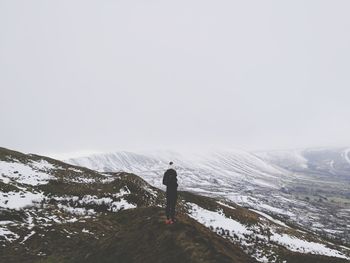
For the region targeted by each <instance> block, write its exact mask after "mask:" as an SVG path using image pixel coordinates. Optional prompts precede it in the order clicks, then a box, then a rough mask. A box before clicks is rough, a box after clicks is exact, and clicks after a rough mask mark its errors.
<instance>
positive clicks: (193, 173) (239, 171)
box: [66, 151, 290, 191]
mask: <svg viewBox="0 0 350 263" xmlns="http://www.w3.org/2000/svg"><path fill="white" fill-rule="evenodd" d="M66 161H67V162H68V163H71V164H74V165H80V166H84V167H88V168H90V169H94V170H97V171H127V172H133V173H136V174H139V175H141V176H142V177H143V178H144V179H145V180H146V181H148V182H149V183H151V184H152V185H155V186H157V187H161V177H162V175H163V173H164V170H165V169H166V167H167V164H168V163H169V161H173V162H174V163H175V165H176V167H177V169H178V170H179V171H180V173H179V174H180V176H181V178H180V179H181V187H183V188H186V187H194V186H196V187H200V188H201V189H202V190H205V191H211V190H212V188H211V186H212V185H213V184H215V185H217V186H220V187H223V188H224V189H225V188H229V189H231V188H232V187H239V188H242V187H249V186H254V185H258V186H260V187H269V188H279V187H280V186H281V185H283V180H289V179H290V178H289V177H288V172H286V171H284V170H283V169H279V168H277V167H275V166H273V165H270V164H269V163H267V162H265V161H263V160H262V159H261V158H259V157H257V156H255V155H253V154H250V153H247V152H244V151H215V152H206V153H191V154H180V153H176V152H167V151H162V152H152V153H143V154H140V153H131V152H116V153H109V154H99V155H92V156H88V157H82V158H76V159H69V160H66Z"/></svg>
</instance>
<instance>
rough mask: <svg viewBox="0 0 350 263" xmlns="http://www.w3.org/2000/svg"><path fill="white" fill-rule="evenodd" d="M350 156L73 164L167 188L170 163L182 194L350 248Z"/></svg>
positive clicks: (216, 156) (147, 156)
mask: <svg viewBox="0 0 350 263" xmlns="http://www.w3.org/2000/svg"><path fill="white" fill-rule="evenodd" d="M348 153H349V151H348V150H347V149H346V148H342V149H308V150H302V151H272V152H259V153H248V152H245V151H237V150H230V151H213V152H211V151H208V152H197V153H195V152H193V153H191V154H189V153H178V152H173V151H160V152H144V153H133V152H115V153H106V154H95V155H91V156H86V157H81V158H75V159H69V160H67V162H69V163H71V164H75V165H80V166H84V167H88V168H90V169H94V170H99V171H104V172H106V171H115V172H116V171H127V172H130V173H135V174H137V175H139V176H141V177H142V178H143V179H144V180H146V181H147V182H148V183H150V184H151V185H153V186H156V187H158V188H162V185H161V180H159V178H160V177H161V176H162V174H163V172H164V169H165V168H166V167H167V163H168V162H169V160H172V161H174V162H175V164H176V165H177V169H178V171H179V179H180V181H181V184H180V187H181V190H184V191H190V192H194V193H198V194H200V195H206V196H211V197H215V198H224V199H227V200H230V201H232V202H234V203H237V204H240V205H241V206H244V207H247V208H251V209H254V210H258V211H262V212H264V213H267V214H269V215H273V216H275V217H278V218H280V219H283V221H286V222H289V223H290V224H293V225H298V226H299V227H301V228H303V229H307V230H308V231H312V232H314V233H315V234H317V235H321V236H324V237H326V238H331V239H333V240H337V242H342V243H344V244H348V245H350V225H349V223H348V222H350V195H349V193H350V177H349V176H346V173H347V174H348V175H349V174H350V163H349V162H348V159H349V158H350V156H349V155H348Z"/></svg>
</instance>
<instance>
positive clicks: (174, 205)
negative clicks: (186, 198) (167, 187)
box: [170, 188, 177, 220]
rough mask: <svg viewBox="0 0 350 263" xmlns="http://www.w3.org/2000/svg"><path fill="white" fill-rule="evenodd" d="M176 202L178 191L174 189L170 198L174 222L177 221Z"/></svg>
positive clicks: (171, 216)
mask: <svg viewBox="0 0 350 263" xmlns="http://www.w3.org/2000/svg"><path fill="white" fill-rule="evenodd" d="M176 200H177V191H176V188H175V189H172V192H171V198H170V218H171V219H172V220H175V208H176Z"/></svg>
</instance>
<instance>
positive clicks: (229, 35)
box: [0, 0, 350, 153]
mask: <svg viewBox="0 0 350 263" xmlns="http://www.w3.org/2000/svg"><path fill="white" fill-rule="evenodd" d="M349 10H350V1H348V0H344V1H339V0H333V1H330V0H328V1H322V0H307V1H305V0H302V1H296V0H293V1H292V0H290V1H280V0H276V1H260V0H256V1H252V0H248V1H234V0H228V1H223V0H217V1H213V0H211V1H209V0H198V1H197V0H186V1H185V0H176V1H166V0H159V1H155V0H149V1H145V0H134V1H129V0H125V1H118V0H113V1H107V0H96V1H88V0H81V1H75V0H68V1H62V0H60V1H48V0H45V1H44V0H42V1H34V0H32V1H28V0H23V1H17V0H7V1H6V0H0V145H1V146H3V147H8V148H12V149H17V150H21V151H26V152H36V153H48V152H50V153H62V152H74V151H90V150H94V151H114V150H139V149H174V150H181V149H193V148H196V149H197V148H198V149H201V148H208V147H221V148H243V149H247V150H260V149H276V148H277V149H281V148H296V147H310V146H339V145H350V136H349V135H350V121H349V115H350V103H349V102H350V33H349V32H350V15H349Z"/></svg>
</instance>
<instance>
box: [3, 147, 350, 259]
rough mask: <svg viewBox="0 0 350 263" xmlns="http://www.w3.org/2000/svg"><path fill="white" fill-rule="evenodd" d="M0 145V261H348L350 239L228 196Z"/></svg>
mask: <svg viewBox="0 0 350 263" xmlns="http://www.w3.org/2000/svg"><path fill="white" fill-rule="evenodd" d="M163 205H164V192H163V191H162V190H160V189H157V188H155V187H152V186H151V185H149V184H148V183H147V182H146V181H144V180H143V179H141V178H140V177H138V176H136V175H134V174H130V173H125V172H118V173H115V172H114V173H112V172H111V173H101V172H96V171H93V170H89V169H87V168H82V167H78V166H73V165H69V164H66V163H63V162H61V161H57V160H54V159H51V158H47V157H42V156H37V155H25V154H22V153H19V152H15V151H11V150H8V149H4V148H0V247H1V248H0V262H257V261H260V262H315V263H316V262H348V261H349V256H350V254H349V252H350V250H349V248H346V247H343V246H340V245H337V244H334V243H332V242H330V241H327V240H325V239H322V238H320V237H319V236H316V235H314V234H312V233H309V232H305V231H302V230H301V229H298V228H296V227H293V226H292V225H287V224H286V223H285V222H282V221H280V220H277V219H276V218H272V217H271V216H269V215H267V214H264V213H261V212H259V211H252V210H250V209H246V208H244V207H241V206H239V205H237V204H235V203H233V202H230V201H227V200H223V199H216V198H211V197H204V196H200V195H197V194H193V193H189V192H185V191H182V192H180V193H179V200H178V204H177V206H178V214H179V215H178V219H179V221H178V222H177V223H176V224H175V225H170V226H168V225H165V224H164V219H165V218H164V212H163V210H164V209H163Z"/></svg>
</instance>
